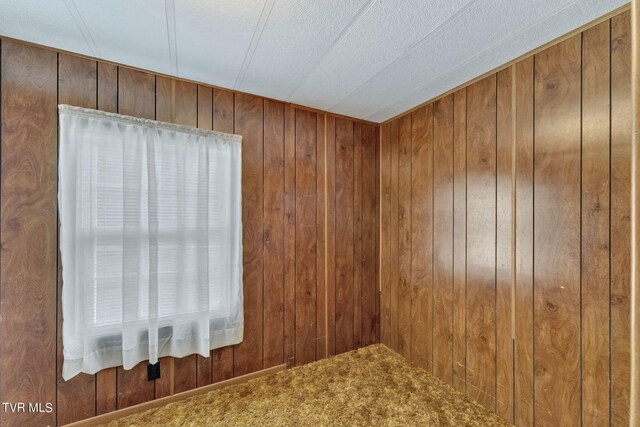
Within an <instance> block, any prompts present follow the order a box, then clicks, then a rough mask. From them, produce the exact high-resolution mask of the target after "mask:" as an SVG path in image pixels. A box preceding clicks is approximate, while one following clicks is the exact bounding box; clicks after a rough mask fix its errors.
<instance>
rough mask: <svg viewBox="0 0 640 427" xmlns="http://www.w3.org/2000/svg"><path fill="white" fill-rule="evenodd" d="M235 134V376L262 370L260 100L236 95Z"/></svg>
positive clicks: (261, 148)
mask: <svg viewBox="0 0 640 427" xmlns="http://www.w3.org/2000/svg"><path fill="white" fill-rule="evenodd" d="M234 107H235V110H234V111H235V112H234V133H237V134H240V135H242V257H243V273H242V281H243V288H244V339H243V341H242V342H241V343H240V344H237V345H236V346H234V351H233V372H234V376H240V375H245V374H248V373H251V372H255V371H258V370H260V369H262V302H263V295H262V290H263V289H262V271H263V270H262V256H263V233H262V225H263V215H262V214H263V188H264V187H263V164H262V161H263V100H262V98H259V97H256V96H252V95H245V94H241V93H236V94H235V106H234Z"/></svg>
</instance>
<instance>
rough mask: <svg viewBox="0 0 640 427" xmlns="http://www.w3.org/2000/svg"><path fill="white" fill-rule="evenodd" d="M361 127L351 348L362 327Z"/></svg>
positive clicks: (358, 129) (356, 129)
mask: <svg viewBox="0 0 640 427" xmlns="http://www.w3.org/2000/svg"><path fill="white" fill-rule="evenodd" d="M361 213H362V125H361V124H360V123H354V124H353V347H354V348H359V347H360V343H361V333H362V330H361V327H362V215H361Z"/></svg>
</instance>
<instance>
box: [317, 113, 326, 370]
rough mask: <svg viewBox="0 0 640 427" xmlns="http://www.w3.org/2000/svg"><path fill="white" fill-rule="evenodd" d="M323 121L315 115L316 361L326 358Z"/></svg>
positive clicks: (322, 118)
mask: <svg viewBox="0 0 640 427" xmlns="http://www.w3.org/2000/svg"><path fill="white" fill-rule="evenodd" d="M325 120H326V115H324V114H316V241H317V245H316V360H320V359H323V358H325V357H327V289H326V280H327V272H326V268H325V265H326V261H325V256H326V244H327V243H326V234H325V216H326V212H325V210H326V203H327V198H326V191H325V180H326V172H325V171H326V167H327V164H326V156H325Z"/></svg>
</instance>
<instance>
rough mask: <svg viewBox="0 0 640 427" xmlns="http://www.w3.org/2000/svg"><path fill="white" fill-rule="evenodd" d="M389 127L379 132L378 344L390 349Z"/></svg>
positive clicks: (391, 219)
mask: <svg viewBox="0 0 640 427" xmlns="http://www.w3.org/2000/svg"><path fill="white" fill-rule="evenodd" d="M389 132H390V125H389V124H388V123H387V124H384V125H382V127H381V132H380V280H381V283H380V342H381V343H382V344H384V345H386V346H387V347H391V336H392V334H393V332H392V330H391V256H392V254H391V222H392V221H393V218H392V217H391V141H390V138H391V136H390V133H389Z"/></svg>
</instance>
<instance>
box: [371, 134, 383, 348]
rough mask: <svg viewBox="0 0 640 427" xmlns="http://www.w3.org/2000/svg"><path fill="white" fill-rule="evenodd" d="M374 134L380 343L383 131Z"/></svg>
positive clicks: (378, 331) (376, 325)
mask: <svg viewBox="0 0 640 427" xmlns="http://www.w3.org/2000/svg"><path fill="white" fill-rule="evenodd" d="M372 127H373V130H372V132H373V134H374V145H375V161H376V166H375V184H374V185H375V198H376V203H375V206H376V215H375V221H376V231H375V241H376V249H375V257H376V284H375V290H376V294H375V295H376V296H375V300H376V308H375V326H374V327H375V333H376V335H375V342H376V343H379V342H380V323H381V322H380V318H381V311H382V310H381V307H380V306H381V302H382V301H381V289H382V281H381V272H382V259H381V256H380V254H381V250H382V200H381V196H382V186H381V183H382V172H381V166H382V165H381V162H382V147H381V136H382V135H381V129H380V126H372Z"/></svg>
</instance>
